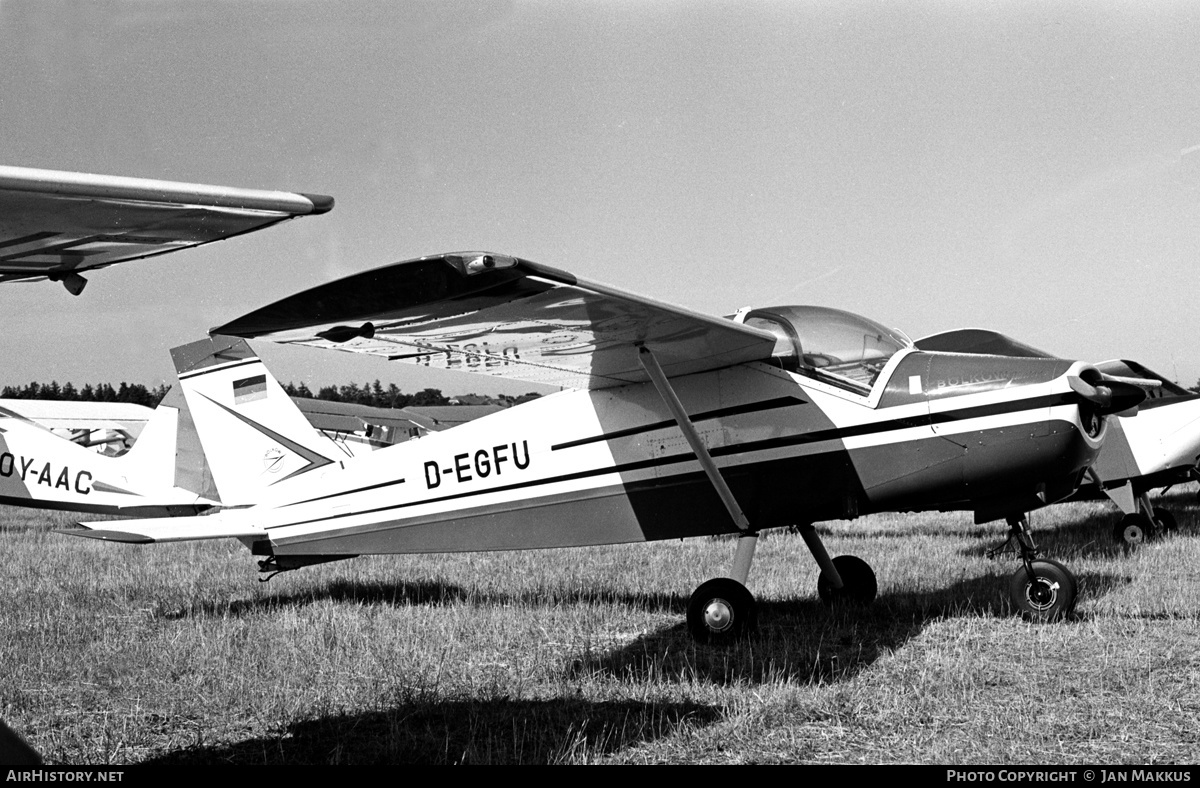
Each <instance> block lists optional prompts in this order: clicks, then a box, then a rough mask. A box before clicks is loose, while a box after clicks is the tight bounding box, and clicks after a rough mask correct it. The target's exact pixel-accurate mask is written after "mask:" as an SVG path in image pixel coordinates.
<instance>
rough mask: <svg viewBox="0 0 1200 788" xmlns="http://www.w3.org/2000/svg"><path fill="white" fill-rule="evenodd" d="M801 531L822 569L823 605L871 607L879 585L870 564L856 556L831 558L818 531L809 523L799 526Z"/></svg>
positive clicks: (819, 593) (819, 585)
mask: <svg viewBox="0 0 1200 788" xmlns="http://www.w3.org/2000/svg"><path fill="white" fill-rule="evenodd" d="M798 530H799V531H800V536H802V537H804V544H806V545H808V550H809V552H810V553H812V554H813V558H815V559H817V565H818V566H820V567H821V576H820V577H818V578H817V596H819V597H820V598H821V601H822V602H824V603H825V604H826V605H830V606H834V605H840V604H845V603H847V602H849V603H853V604H859V605H869V604H871V602H873V601H874V600H875V594H876V593H877V592H878V585H877V584H876V582H875V573H874V572H873V571H872V570H871V565H870V564H868V563H867V562H866V561H864V560H862V559H861V558H858V557H856V556H853V555H839V556H838V557H837V558H830V557H829V553H827V552H826V551H825V545H824V544H822V543H821V537H820V536H819V535H818V534H817V529H816V528H813V527H812V525H811V524H806V525H801V526H799V529H798Z"/></svg>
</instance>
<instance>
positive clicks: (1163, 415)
mask: <svg viewBox="0 0 1200 788" xmlns="http://www.w3.org/2000/svg"><path fill="white" fill-rule="evenodd" d="M916 345H917V347H918V348H921V349H923V350H938V351H949V352H956V353H982V354H987V355H994V356H1011V357H1018V358H1053V356H1051V355H1050V354H1049V353H1047V352H1045V351H1043V350H1038V349H1037V348H1034V347H1030V346H1029V345H1026V344H1025V343H1023V342H1018V341H1017V340H1015V339H1012V338H1011V337H1007V336H1005V335H1004V334H1000V333H998V332H995V331H989V330H986V329H979V328H966V329H958V330H954V331H945V332H942V333H940V334H932V335H930V336H928V337H924V338H922V339H919V340H917V342H916ZM1095 366H1096V368H1097V369H1099V370H1100V371H1101V372H1103V373H1105V374H1107V375H1110V376H1115V377H1123V378H1139V379H1143V380H1144V379H1156V380H1158V381H1160V382H1161V386H1160V388H1158V389H1157V390H1152V391H1151V392H1150V396H1149V399H1147V400H1146V401H1145V402H1143V403H1142V404H1141V405H1140V406H1138V409H1137V413H1136V414H1131V415H1121V416H1120V417H1119V418H1117V419H1115V420H1113V422H1112V424H1111V425H1110V427H1109V435H1108V437H1107V438H1106V439H1105V443H1104V449H1103V450H1102V451H1101V452H1100V456H1099V457H1097V459H1096V463H1095V464H1094V465H1093V466H1092V467H1091V469H1090V470H1089V471H1088V473H1087V476H1086V477H1085V480H1084V484H1083V485H1081V487H1080V490H1079V492H1078V493H1077V494H1076V496H1075V497H1081V498H1098V497H1102V496H1107V497H1108V498H1109V499H1111V500H1112V501H1113V503H1115V504H1116V505H1117V506H1118V507H1119V508H1120V509H1121V512H1122V514H1123V516H1122V517H1121V518H1120V520H1118V521H1117V522H1116V523H1115V524H1114V526H1113V538H1114V539H1115V540H1116V541H1117V542H1122V543H1124V544H1130V545H1135V544H1141V543H1142V542H1144V541H1145V540H1146V539H1147V538H1149V537H1150V536H1153V535H1154V534H1157V533H1160V532H1164V531H1171V530H1172V529H1174V528H1175V525H1176V522H1175V516H1174V515H1173V514H1172V513H1171V512H1170V511H1169V510H1168V509H1164V508H1161V507H1156V506H1154V505H1153V504H1152V503H1151V502H1150V496H1149V493H1150V491H1151V490H1154V489H1157V488H1160V487H1169V486H1171V485H1174V484H1181V483H1184V482H1188V481H1191V480H1193V479H1200V394H1197V393H1195V392H1193V391H1188V390H1187V389H1185V388H1183V387H1182V386H1180V385H1178V384H1177V383H1172V382H1170V381H1169V380H1167V379H1166V378H1164V377H1162V376H1161V375H1157V374H1155V373H1154V372H1152V371H1151V370H1149V369H1147V368H1146V367H1144V366H1142V365H1141V364H1139V363H1137V362H1135V361H1128V360H1124V359H1121V360H1114V361H1105V362H1102V363H1099V364H1096V365H1095Z"/></svg>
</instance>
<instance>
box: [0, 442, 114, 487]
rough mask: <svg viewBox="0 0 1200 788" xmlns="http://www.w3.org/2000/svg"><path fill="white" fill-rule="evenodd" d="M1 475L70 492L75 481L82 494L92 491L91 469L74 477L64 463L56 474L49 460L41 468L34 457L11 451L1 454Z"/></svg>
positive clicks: (77, 473)
mask: <svg viewBox="0 0 1200 788" xmlns="http://www.w3.org/2000/svg"><path fill="white" fill-rule="evenodd" d="M0 476H2V477H4V478H11V477H13V476H20V477H21V481H23V482H29V483H31V484H44V485H46V486H47V487H53V488H54V489H62V490H66V491H68V492H70V491H71V490H72V481H73V482H74V488H73V489H74V490H75V492H77V493H79V494H80V495H87V494H88V493H90V492H91V491H92V486H91V485H92V474H91V472H90V471H78V472H76V473H75V474H74V476H73V477H72V474H71V469H70V468H68V467H66V466H65V465H64V466H63V468H62V470H61V471H59V472H58V473H57V474H56V473H55V472H54V470H53V469H52V468H51V467H50V463H48V462H47V463H45V464H44V465H42V466H40V469H39V466H38V464H37V460H36V459H34V458H33V457H21V456H18V455H13V454H10V453H9V452H4V453H3V454H0Z"/></svg>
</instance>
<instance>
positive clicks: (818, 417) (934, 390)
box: [227, 351, 1104, 556]
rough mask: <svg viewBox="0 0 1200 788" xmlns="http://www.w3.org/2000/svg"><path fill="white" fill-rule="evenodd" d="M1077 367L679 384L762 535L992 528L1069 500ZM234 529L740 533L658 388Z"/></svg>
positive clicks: (301, 542) (418, 444)
mask: <svg viewBox="0 0 1200 788" xmlns="http://www.w3.org/2000/svg"><path fill="white" fill-rule="evenodd" d="M1080 368H1082V365H1080V364H1078V363H1072V362H1066V361H1059V360H1047V359H1013V358H999V357H980V356H959V355H954V354H943V353H928V352H920V351H906V352H904V353H900V354H897V355H896V356H895V357H893V358H892V359H891V360H890V361H889V362H888V364H887V366H886V367H885V368H884V369H883V371H882V372H881V373H880V375H879V378H878V381H877V382H876V383H875V385H874V386H872V387H871V389H870V393H869V394H862V393H860V392H857V391H853V390H848V389H847V388H846V387H839V386H837V385H833V384H831V383H829V382H828V381H826V380H821V379H818V378H815V377H813V376H811V375H808V376H806V375H802V374H797V373H794V372H789V371H786V370H784V369H781V368H778V367H776V366H773V365H771V364H768V363H751V364H743V365H739V366H735V367H730V368H726V369H722V370H716V371H711V372H704V373H699V374H695V375H688V376H683V377H677V378H674V379H672V381H671V385H672V386H673V388H674V390H675V392H676V393H677V394H678V396H679V399H680V400H681V402H682V404H683V406H684V408H685V409H686V411H687V413H688V414H689V416H690V418H691V421H692V423H693V424H694V425H695V428H696V430H697V432H698V433H699V435H700V437H701V439H702V440H703V442H704V444H705V446H706V447H707V449H708V451H709V453H710V454H711V455H712V457H713V459H714V460H715V462H716V464H717V465H718V467H719V468H720V470H721V473H722V475H723V476H724V478H725V479H726V481H727V482H728V484H729V486H730V488H731V489H732V491H733V493H734V495H735V496H736V498H737V500H738V502H739V503H740V505H741V506H742V508H743V509H744V510H745V512H746V514H747V516H748V517H749V520H750V523H751V525H752V526H753V528H755V529H761V528H770V527H777V526H786V525H793V524H801V523H805V524H806V523H812V522H819V521H825V520H836V519H849V518H853V517H856V516H858V515H860V514H866V513H869V512H876V511H892V510H900V511H913V510H930V509H968V510H974V511H975V512H976V513H977V517H978V518H979V519H993V518H996V517H1003V516H1007V515H1009V514H1014V513H1019V512H1023V511H1026V510H1028V509H1031V508H1035V507H1036V506H1039V505H1042V504H1044V503H1047V502H1051V501H1053V500H1057V499H1060V498H1062V497H1065V496H1066V495H1068V494H1070V493H1071V492H1072V491H1073V490H1074V488H1075V486H1076V484H1077V482H1078V480H1079V477H1080V475H1081V473H1082V472H1083V470H1084V469H1085V468H1086V467H1087V466H1088V465H1089V464H1090V463H1091V461H1092V460H1093V459H1094V457H1095V455H1096V452H1097V451H1098V449H1099V447H1100V445H1101V440H1102V438H1103V429H1104V427H1103V421H1099V420H1094V419H1089V418H1088V416H1087V414H1086V413H1085V414H1084V415H1083V416H1082V417H1081V401H1080V398H1079V397H1078V395H1076V394H1075V393H1074V392H1073V391H1072V390H1071V387H1070V385H1069V383H1068V382H1067V379H1066V375H1067V373H1068V372H1071V373H1072V374H1077V373H1078V370H1079V369H1080ZM1085 423H1086V424H1087V426H1086V427H1085ZM227 515H234V516H236V517H237V518H238V519H239V520H242V519H244V521H245V522H246V523H248V524H253V525H255V526H257V527H261V528H264V529H265V530H266V532H267V534H268V536H269V542H270V552H272V553H274V554H275V555H280V556H282V555H357V554H369V553H398V552H447V551H467V550H471V551H475V550H497V549H522V548H545V547H567V546H582V545H594V544H611V543H619V542H636V541H650V540H657V539H668V538H681V537H689V536H697V535H704V534H719V533H729V532H734V531H736V530H737V529H736V527H735V525H734V523H733V522H732V521H731V520H730V517H729V514H728V513H727V511H726V509H725V508H724V507H723V506H722V504H721V502H720V500H719V499H718V496H717V494H716V492H715V490H714V488H713V487H712V485H711V484H710V483H709V481H708V480H707V479H706V478H705V476H704V474H703V472H702V470H701V468H700V465H699V462H698V461H697V459H696V455H695V454H694V453H693V452H692V450H691V449H690V447H689V446H688V444H687V442H686V441H685V439H684V437H683V435H682V433H681V431H680V429H679V427H678V426H677V425H676V424H675V422H674V421H673V419H672V418H671V416H670V413H669V411H668V409H667V407H666V406H665V404H664V402H663V401H662V399H661V398H660V396H659V394H658V392H657V391H656V390H655V388H654V386H653V385H652V384H650V383H638V384H631V385H627V386H621V387H617V388H607V389H601V390H592V391H569V392H561V393H558V394H554V395H551V396H548V397H543V398H541V399H539V400H535V401H533V402H529V403H526V404H524V405H521V406H518V407H516V408H512V409H510V410H507V411H504V412H501V413H497V414H494V415H491V416H488V417H485V418H482V419H479V420H477V421H474V422H471V423H468V424H465V425H462V426H459V427H455V428H453V429H451V430H447V431H444V432H441V433H437V434H432V435H427V436H425V437H422V438H421V439H419V440H413V441H408V442H406V443H403V444H398V445H395V446H391V447H389V448H386V449H382V450H380V451H377V452H374V453H372V454H370V455H368V456H363V457H359V458H356V459H353V460H348V461H345V462H340V463H336V464H332V465H329V466H326V467H322V468H319V469H316V470H313V471H311V472H309V473H304V474H301V475H297V476H295V477H293V478H289V479H286V480H284V481H281V482H279V483H277V484H275V485H273V486H271V487H269V488H268V490H267V492H266V494H265V495H264V498H263V500H262V502H261V503H260V504H259V505H256V506H254V507H251V508H248V509H245V510H241V511H238V512H228V513H227ZM264 547H265V545H262V544H260V545H257V546H256V549H255V551H256V552H264V550H263V548H264Z"/></svg>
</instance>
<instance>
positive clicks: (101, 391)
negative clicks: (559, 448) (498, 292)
mask: <svg viewBox="0 0 1200 788" xmlns="http://www.w3.org/2000/svg"><path fill="white" fill-rule="evenodd" d="M168 390H170V386H168V385H167V384H165V383H161V384H159V385H158V386H155V387H151V388H147V387H146V386H143V385H142V384H141V383H132V384H131V383H125V382H123V381H122V383H121V384H120V385H119V386H117V387H116V388H114V387H113V386H112V384H111V383H97V384H96V385H92V384H91V383H87V384H84V386H83V388H76V387H75V386H74V385H73V384H71V383H64V384H63V385H61V386H60V385H59V384H58V382H57V381H50V382H49V383H36V382H34V383H29V384H27V385H25V386H5V387H4V388H3V389H0V398H3V399H43V400H67V401H73V402H129V403H133V404H135V405H145V406H146V407H148V408H153V407H157V406H158V403H159V402H161V401H162V398H163V397H165V396H166V395H167V391H168ZM283 390H284V391H286V392H287V393H288V395H289V396H292V397H303V398H305V399H319V400H325V401H327V402H347V403H353V404H357V405H370V406H371V407H375V408H407V407H410V406H412V407H427V406H430V405H449V404H451V402H450V400H451V398H450V397H447V396H445V395H443V394H442V392H441V390H440V389H429V388H427V389H423V390H421V391H418V392H416V393H415V394H408V393H405V392H403V391H401V390H400V389H399V388H398V387H397V386H396V384H395V383H392V384H390V385H388V386H387V387H386V388H385V387H384V386H383V384H382V383H380V381H378V380H376V381H375V382H374V383H364V384H363V385H361V386H360V385H358V384H357V383H349V384H346V385H343V386H322V387H321V388H320V389H318V390H317V393H316V394H313V393H312V391H311V390H310V389H309V388H308V386H307V385H305V384H304V383H301V384H300V385H299V386H297V385H295V384H294V383H288V384H287V385H286V386H284V387H283ZM471 396H472V397H473V399H474V400H475V401H481V400H482V401H486V402H488V403H492V404H497V405H515V404H519V403H521V402H525V401H526V400H529V399H533V398H535V397H537V396H538V395H537V394H532V393H530V394H524V395H522V396H520V397H508V396H503V395H501V396H499V397H478V396H475V395H471Z"/></svg>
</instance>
